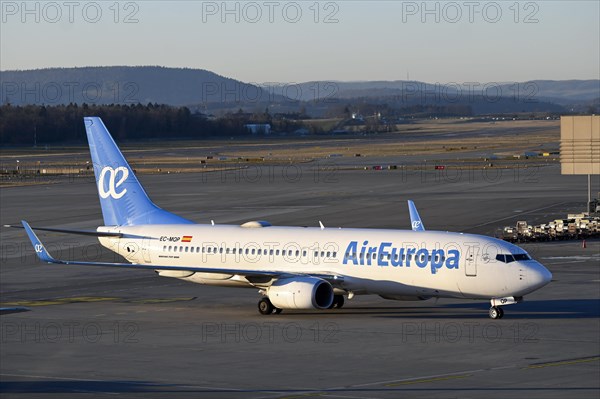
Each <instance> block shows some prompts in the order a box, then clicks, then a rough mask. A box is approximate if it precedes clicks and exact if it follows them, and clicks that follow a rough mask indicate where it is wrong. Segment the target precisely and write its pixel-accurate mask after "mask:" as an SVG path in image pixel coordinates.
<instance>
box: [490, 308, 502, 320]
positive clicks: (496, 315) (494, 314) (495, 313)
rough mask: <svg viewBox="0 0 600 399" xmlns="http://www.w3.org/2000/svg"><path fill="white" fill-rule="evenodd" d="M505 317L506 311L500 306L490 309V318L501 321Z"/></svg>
mask: <svg viewBox="0 0 600 399" xmlns="http://www.w3.org/2000/svg"><path fill="white" fill-rule="evenodd" d="M502 316H504V310H502V308H501V307H499V306H492V307H491V308H490V318H492V319H501V318H502Z"/></svg>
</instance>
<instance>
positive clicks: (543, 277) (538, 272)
mask: <svg viewBox="0 0 600 399" xmlns="http://www.w3.org/2000/svg"><path fill="white" fill-rule="evenodd" d="M551 280H552V273H550V271H549V270H548V269H546V268H545V267H544V266H543V265H542V264H540V263H538V262H535V264H532V265H530V267H529V269H528V270H527V282H528V285H529V286H530V288H531V290H532V291H534V290H537V289H538V288H542V287H543V286H545V285H546V284H548V283H549V282H550V281H551Z"/></svg>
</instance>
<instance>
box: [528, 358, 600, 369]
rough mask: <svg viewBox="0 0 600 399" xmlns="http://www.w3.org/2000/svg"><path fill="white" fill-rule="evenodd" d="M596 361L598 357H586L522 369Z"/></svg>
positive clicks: (533, 365)
mask: <svg viewBox="0 0 600 399" xmlns="http://www.w3.org/2000/svg"><path fill="white" fill-rule="evenodd" d="M598 360H600V356H595V357H587V358H583V359H574V360H564V361H561V362H550V363H541V364H532V365H530V366H527V367H523V369H541V368H544V367H556V366H567V365H570V364H579V363H589V362H596V361H598Z"/></svg>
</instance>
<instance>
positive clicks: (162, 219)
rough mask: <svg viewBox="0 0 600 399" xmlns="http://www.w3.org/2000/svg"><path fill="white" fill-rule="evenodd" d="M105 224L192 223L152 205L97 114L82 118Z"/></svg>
mask: <svg viewBox="0 0 600 399" xmlns="http://www.w3.org/2000/svg"><path fill="white" fill-rule="evenodd" d="M84 122H85V130H86V133H87V138H88V142H89V144H90V152H91V154H92V162H93V164H94V174H95V175H96V182H97V185H98V194H99V196H100V205H101V206H102V216H103V217H104V224H105V225H106V226H133V225H140V224H188V223H193V222H191V221H189V220H187V219H184V218H182V217H180V216H177V215H174V214H172V213H170V212H167V211H165V210H163V209H160V208H159V207H158V206H156V205H154V203H152V201H150V198H148V195H146V192H145V191H144V189H143V188H142V185H141V184H140V182H139V181H138V179H137V177H136V176H135V174H134V173H133V170H131V167H130V166H129V164H128V163H127V161H126V160H125V158H124V157H123V154H121V151H119V148H118V147H117V145H116V144H115V142H114V140H113V139H112V137H111V136H110V133H108V130H107V129H106V127H105V126H104V123H102V119H100V118H98V117H87V118H84Z"/></svg>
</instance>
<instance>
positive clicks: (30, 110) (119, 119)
mask: <svg viewBox="0 0 600 399" xmlns="http://www.w3.org/2000/svg"><path fill="white" fill-rule="evenodd" d="M234 115H235V114H234ZM85 116H99V117H101V118H102V120H103V121H104V124H105V125H106V126H107V127H108V129H109V130H110V132H111V134H112V135H113V137H114V138H115V139H117V140H131V139H140V138H143V139H180V138H183V139H186V138H187V139H194V138H205V137H219V136H221V137H223V136H226V137H230V136H243V135H248V134H250V133H249V132H248V130H247V129H246V128H245V127H244V125H245V124H247V123H254V122H253V121H252V119H253V118H252V117H250V118H239V117H224V118H219V119H211V118H208V117H207V116H206V115H203V114H200V113H192V112H191V111H190V110H189V109H188V108H187V107H172V106H168V105H159V104H147V105H142V104H135V105H88V104H85V103H84V104H82V105H78V104H73V103H72V104H68V105H57V106H44V105H24V106H13V105H10V104H6V105H2V106H0V144H1V145H2V146H21V145H46V144H56V143H74V144H78V143H85V142H86V137H85V129H84V125H83V117H85Z"/></svg>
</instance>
